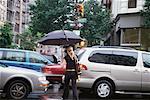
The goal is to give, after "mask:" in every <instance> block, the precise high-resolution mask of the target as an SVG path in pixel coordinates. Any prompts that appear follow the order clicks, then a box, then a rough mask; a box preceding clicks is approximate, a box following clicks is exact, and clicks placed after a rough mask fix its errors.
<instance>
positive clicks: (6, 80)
mask: <svg viewBox="0 0 150 100" xmlns="http://www.w3.org/2000/svg"><path fill="white" fill-rule="evenodd" d="M48 84H49V82H48V81H47V80H46V77H45V76H44V75H43V74H42V73H40V72H36V71H34V70H30V69H24V68H19V67H12V66H6V65H4V64H2V63H0V92H2V93H3V94H6V97H8V98H12V99H23V98H25V97H27V96H28V94H29V93H36V92H37V91H38V92H39V91H42V92H44V91H46V90H47V87H48Z"/></svg>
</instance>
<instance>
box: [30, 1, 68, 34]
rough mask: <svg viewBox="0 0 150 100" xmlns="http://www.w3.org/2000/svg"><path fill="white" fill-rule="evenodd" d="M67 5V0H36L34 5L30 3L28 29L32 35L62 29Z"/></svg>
mask: <svg viewBox="0 0 150 100" xmlns="http://www.w3.org/2000/svg"><path fill="white" fill-rule="evenodd" d="M67 5H68V2H67V0H37V1H36V2H35V5H31V6H30V10H31V14H32V15H33V16H32V18H31V26H30V29H31V31H32V33H33V35H35V34H36V33H37V32H40V33H48V32H51V31H54V30H60V29H62V27H63V26H64V23H65V20H66V16H65V15H66V14H67V13H68V12H69V9H68V6H67Z"/></svg>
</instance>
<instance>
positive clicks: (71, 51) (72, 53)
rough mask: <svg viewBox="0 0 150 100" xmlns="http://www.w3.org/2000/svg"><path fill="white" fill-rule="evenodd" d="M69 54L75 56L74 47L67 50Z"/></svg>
mask: <svg viewBox="0 0 150 100" xmlns="http://www.w3.org/2000/svg"><path fill="white" fill-rule="evenodd" d="M67 53H68V54H70V55H74V51H73V47H68V48H67Z"/></svg>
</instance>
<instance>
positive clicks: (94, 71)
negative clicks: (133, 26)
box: [77, 47, 150, 98]
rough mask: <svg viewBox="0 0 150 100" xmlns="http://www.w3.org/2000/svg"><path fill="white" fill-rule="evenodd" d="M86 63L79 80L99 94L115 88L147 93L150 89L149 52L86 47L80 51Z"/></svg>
mask: <svg viewBox="0 0 150 100" xmlns="http://www.w3.org/2000/svg"><path fill="white" fill-rule="evenodd" d="M78 57H79V63H80V66H83V67H84V70H82V74H81V77H80V79H79V81H78V82H77V86H78V87H80V88H82V89H83V88H88V89H91V90H93V91H94V93H95V94H96V95H97V96H98V97H100V98H110V97H112V96H113V94H114V93H116V92H122V93H124V92H125V93H129V92H130V93H144V92H149V91H150V53H149V52H144V51H139V50H134V49H129V48H123V49H122V48H120V47H119V48H117V47H114V48H113V47H102V48H101V47H92V48H84V49H82V50H81V51H79V53H78Z"/></svg>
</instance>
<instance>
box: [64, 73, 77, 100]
mask: <svg viewBox="0 0 150 100" xmlns="http://www.w3.org/2000/svg"><path fill="white" fill-rule="evenodd" d="M76 79H77V75H76V72H66V74H65V80H64V82H65V84H64V93H63V99H68V95H69V83H70V80H71V81H72V91H73V100H78V93H77V85H76Z"/></svg>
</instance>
